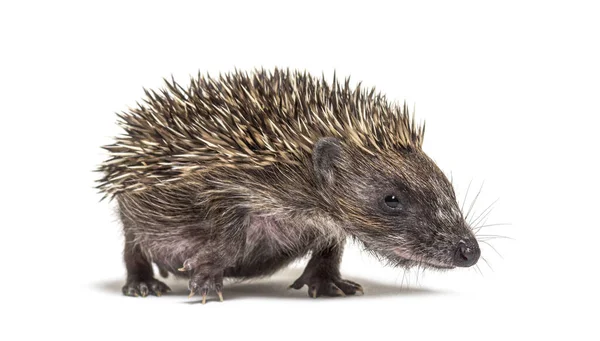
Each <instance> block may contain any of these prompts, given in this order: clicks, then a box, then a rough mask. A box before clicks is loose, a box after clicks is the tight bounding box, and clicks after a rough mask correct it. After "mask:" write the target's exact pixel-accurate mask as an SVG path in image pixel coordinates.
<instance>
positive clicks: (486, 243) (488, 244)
mask: <svg viewBox="0 0 600 341" xmlns="http://www.w3.org/2000/svg"><path fill="white" fill-rule="evenodd" d="M480 242H482V243H484V244H485V245H487V246H489V247H491V248H492V250H494V252H496V254H497V255H498V256H499V257H500V258H502V259H504V257H502V255H501V254H500V252H498V250H496V248H495V247H494V246H493V245H492V244H490V243H488V242H486V241H485V240H480ZM486 263H487V262H486Z"/></svg>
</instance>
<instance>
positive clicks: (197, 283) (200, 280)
mask: <svg viewBox="0 0 600 341" xmlns="http://www.w3.org/2000/svg"><path fill="white" fill-rule="evenodd" d="M189 289H190V295H189V297H190V298H191V297H193V296H194V295H200V296H202V304H205V303H206V295H208V292H209V290H214V291H215V293H216V294H217V296H218V297H219V301H221V302H223V271H218V272H216V273H212V274H207V273H197V274H193V275H192V276H191V278H190V283H189Z"/></svg>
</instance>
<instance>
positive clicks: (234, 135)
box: [98, 69, 480, 303]
mask: <svg viewBox="0 0 600 341" xmlns="http://www.w3.org/2000/svg"><path fill="white" fill-rule="evenodd" d="M166 86H167V89H163V90H161V91H159V92H155V91H146V96H147V98H146V99H145V100H144V103H143V104H138V107H137V108H135V109H131V110H129V111H128V112H126V113H123V114H120V115H119V117H120V125H121V126H122V127H123V129H124V130H125V134H124V135H122V136H119V137H117V138H116V142H115V143H114V144H112V145H109V146H105V147H104V148H105V149H107V150H108V152H109V154H110V158H109V159H108V160H107V161H105V162H104V163H102V165H101V166H100V168H99V170H100V171H102V172H103V173H104V177H103V178H102V179H101V180H100V185H99V186H98V188H99V189H100V190H101V192H103V193H104V194H105V197H106V196H108V197H111V198H113V197H115V198H116V199H117V202H118V207H119V212H120V218H121V221H122V223H123V229H124V235H125V251H124V259H125V266H126V268H127V282H126V284H125V286H124V287H123V293H124V294H125V295H129V296H138V295H139V296H146V295H148V294H155V295H157V296H160V295H161V294H162V293H164V292H166V291H168V290H169V288H168V287H167V286H166V285H165V284H164V283H162V282H160V281H158V280H156V279H155V278H154V274H153V270H152V263H155V264H156V265H157V267H158V269H159V270H160V273H161V275H163V277H166V276H167V273H168V272H170V273H173V274H175V275H177V276H184V277H186V278H189V289H190V296H193V295H196V294H198V295H201V296H202V302H203V303H204V302H206V296H207V294H208V293H209V290H214V291H215V292H216V294H217V295H218V297H219V298H220V299H221V300H222V299H223V296H222V290H223V278H224V277H233V278H240V279H245V278H252V277H257V276H266V275H270V274H272V273H274V272H276V271H277V270H278V269H281V268H282V267H284V266H286V265H287V264H288V263H290V262H292V261H293V260H295V259H298V258H299V257H303V256H305V255H307V254H308V253H310V254H311V258H310V261H309V262H308V265H307V266H306V269H305V270H304V272H303V274H302V275H301V276H300V278H298V279H297V280H296V281H295V282H294V283H293V284H292V285H291V286H290V287H291V288H294V289H300V288H302V287H303V286H304V285H307V286H308V294H309V296H311V297H318V296H344V295H354V294H356V293H362V292H363V289H362V287H361V286H360V285H359V284H357V283H355V282H352V281H350V280H346V279H343V278H342V277H341V275H340V271H339V266H340V260H341V257H342V252H343V247H344V243H345V241H346V239H347V238H348V237H351V238H353V239H355V240H357V241H359V242H360V243H362V244H363V245H364V247H365V249H367V250H369V251H372V252H373V253H375V254H377V255H378V256H380V257H381V258H384V259H386V260H388V261H389V262H390V263H391V264H393V265H396V266H403V267H410V266H414V265H420V266H426V267H431V268H441V269H450V268H454V267H457V266H459V267H467V266H471V265H473V264H475V263H476V262H477V260H478V258H479V255H480V251H479V247H478V244H477V242H476V239H475V237H474V235H473V232H472V231H471V229H470V227H469V226H468V224H467V223H466V222H465V219H464V217H463V215H462V213H461V210H460V209H459V207H458V205H457V202H456V197H455V194H454V190H453V188H452V185H451V184H450V182H449V181H448V179H447V178H446V177H445V176H444V174H443V173H442V172H441V171H440V169H439V168H438V167H437V166H436V165H435V163H434V162H433V161H432V160H431V159H430V158H428V157H427V156H426V155H425V154H424V153H423V151H422V149H421V145H422V143H423V134H424V130H425V129H424V126H421V127H419V126H417V125H416V124H415V122H414V117H412V119H411V117H410V115H409V113H408V110H407V109H406V106H399V105H396V104H393V103H390V102H389V101H388V100H387V99H386V98H385V96H383V95H381V94H377V93H375V90H374V89H370V90H368V91H365V90H361V88H360V85H359V86H358V87H357V88H351V87H350V86H349V84H348V80H346V82H345V83H344V84H340V83H339V82H338V81H337V80H336V79H335V76H334V80H333V83H332V84H331V85H330V84H328V83H327V82H326V81H325V80H324V79H322V80H320V79H317V78H315V77H312V76H310V75H309V74H307V73H300V72H290V71H289V70H277V69H275V70H274V71H273V72H267V71H264V70H260V71H255V72H254V73H253V74H247V73H241V72H234V73H232V74H227V75H223V76H220V77H219V78H218V79H216V78H211V77H209V76H206V77H203V76H200V75H199V76H198V78H197V79H193V80H192V81H191V83H190V85H189V86H188V87H187V89H186V88H183V87H182V86H180V85H179V84H177V83H176V82H175V81H171V82H169V81H166Z"/></svg>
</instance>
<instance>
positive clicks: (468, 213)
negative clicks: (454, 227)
mask: <svg viewBox="0 0 600 341" xmlns="http://www.w3.org/2000/svg"><path fill="white" fill-rule="evenodd" d="M484 183H485V182H483V181H482V182H481V186H480V187H479V191H478V192H477V195H475V198H474V199H473V201H471V206H470V207H469V211H468V212H467V215H466V216H465V220H466V221H469V215H470V214H471V210H472V209H473V206H475V202H476V201H477V198H479V195H480V194H481V190H482V189H483V184H484Z"/></svg>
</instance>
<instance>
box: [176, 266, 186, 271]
mask: <svg viewBox="0 0 600 341" xmlns="http://www.w3.org/2000/svg"><path fill="white" fill-rule="evenodd" d="M177 271H181V272H185V271H187V270H186V269H185V267H183V266H182V267H180V268H179V269H177Z"/></svg>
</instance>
